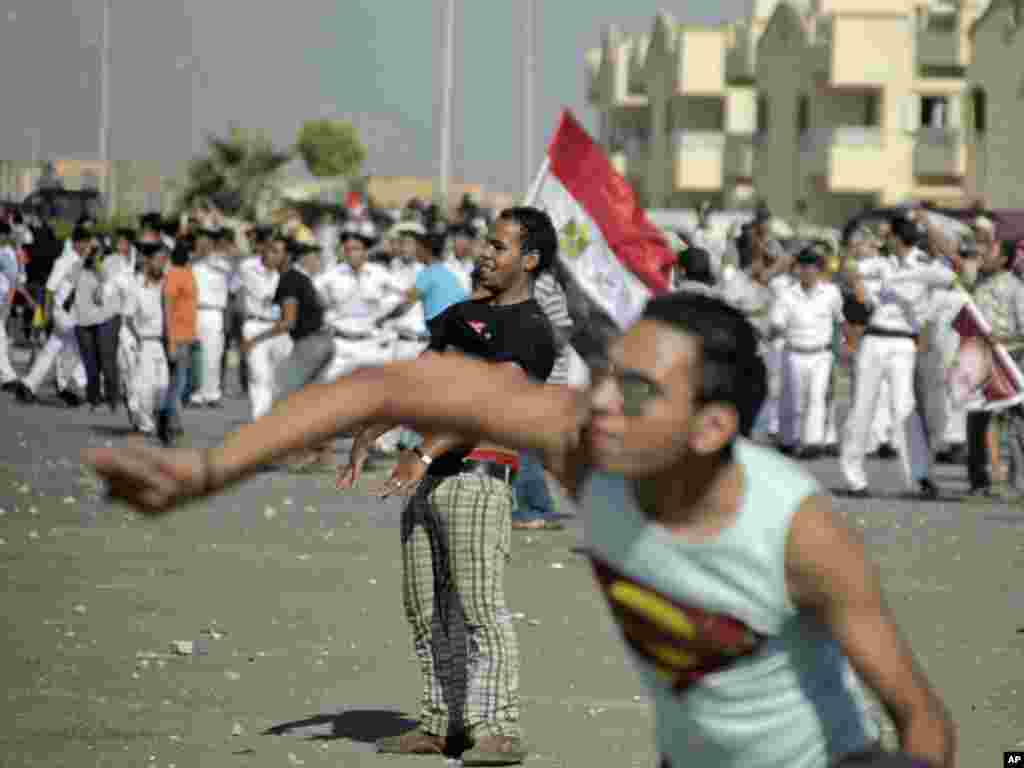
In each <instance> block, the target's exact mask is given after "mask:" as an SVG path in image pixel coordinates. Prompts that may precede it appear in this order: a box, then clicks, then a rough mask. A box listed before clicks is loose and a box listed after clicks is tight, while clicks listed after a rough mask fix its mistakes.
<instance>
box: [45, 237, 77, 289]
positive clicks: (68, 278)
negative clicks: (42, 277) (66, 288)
mask: <svg viewBox="0 0 1024 768" xmlns="http://www.w3.org/2000/svg"><path fill="white" fill-rule="evenodd" d="M81 266H82V257H81V256H79V255H78V252H77V251H76V250H74V249H73V248H70V249H67V250H65V251H64V253H62V254H61V255H60V256H59V257H58V258H57V260H56V261H55V262H53V267H52V268H51V269H50V276H49V277H48V278H46V290H48V291H50V292H51V293H57V290H58V289H59V288H60V287H61V285H63V284H64V283H66V282H70V283H71V284H72V285H74V283H75V281H76V280H77V279H78V270H79V268H80V267H81Z"/></svg>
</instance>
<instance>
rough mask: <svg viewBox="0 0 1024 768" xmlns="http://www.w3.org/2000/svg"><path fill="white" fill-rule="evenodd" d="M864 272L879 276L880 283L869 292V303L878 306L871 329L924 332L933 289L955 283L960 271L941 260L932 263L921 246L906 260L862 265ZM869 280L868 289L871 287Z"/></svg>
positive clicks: (872, 317)
mask: <svg viewBox="0 0 1024 768" xmlns="http://www.w3.org/2000/svg"><path fill="white" fill-rule="evenodd" d="M861 273H862V274H863V275H864V276H865V278H867V277H872V278H875V283H876V285H877V286H878V287H877V288H876V289H875V290H870V289H869V291H868V299H869V301H868V303H869V304H870V305H871V306H873V307H874V311H873V312H872V314H871V319H870V320H869V321H868V328H869V329H870V328H876V329H879V330H883V331H893V332H897V333H913V334H916V333H918V332H920V330H921V327H922V326H923V325H924V324H925V323H926V322H927V321H928V310H929V308H930V304H931V298H932V292H933V291H934V290H936V289H938V288H945V287H948V286H950V285H952V284H953V282H954V281H955V280H956V274H955V273H954V272H953V270H951V269H950V268H949V267H947V266H945V265H944V264H940V263H938V262H928V261H926V260H925V259H924V257H923V254H921V253H920V251H918V250H917V249H914V250H913V251H911V253H910V254H908V256H907V258H906V260H905V262H904V263H902V264H901V263H899V262H895V261H893V262H889V263H884V262H883V263H879V264H878V265H877V266H876V267H875V268H866V267H862V268H861ZM867 288H868V286H867V282H866V281H865V289H867Z"/></svg>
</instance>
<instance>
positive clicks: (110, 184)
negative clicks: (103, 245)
mask: <svg viewBox="0 0 1024 768" xmlns="http://www.w3.org/2000/svg"><path fill="white" fill-rule="evenodd" d="M110 13H111V0H103V39H102V41H101V42H100V162H101V163H102V164H103V168H104V173H105V175H106V183H105V184H104V185H103V191H104V192H105V194H106V198H107V211H108V212H109V213H113V212H114V211H115V210H116V208H117V203H116V201H115V199H114V195H115V194H116V189H115V184H114V164H113V162H112V161H111V159H110Z"/></svg>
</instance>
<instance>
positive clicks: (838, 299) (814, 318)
mask: <svg viewBox="0 0 1024 768" xmlns="http://www.w3.org/2000/svg"><path fill="white" fill-rule="evenodd" d="M841 322H843V297H842V294H840V293H839V289H838V288H837V287H836V286H835V285H833V284H832V283H829V282H824V281H819V282H818V283H817V284H816V285H815V286H814V287H813V288H812V289H811V290H810V291H809V292H808V291H805V290H804V288H803V286H801V285H800V284H799V283H797V284H796V285H795V286H793V287H791V288H789V289H787V290H785V291H783V292H782V294H780V295H779V298H778V299H777V300H776V302H775V306H774V307H773V308H772V327H773V328H776V329H778V330H779V331H780V332H781V333H782V337H783V338H784V339H785V341H786V345H787V346H790V347H793V348H794V349H797V350H813V349H819V348H822V347H826V346H828V345H829V344H831V343H832V335H833V332H834V330H835V326H836V324H837V323H841Z"/></svg>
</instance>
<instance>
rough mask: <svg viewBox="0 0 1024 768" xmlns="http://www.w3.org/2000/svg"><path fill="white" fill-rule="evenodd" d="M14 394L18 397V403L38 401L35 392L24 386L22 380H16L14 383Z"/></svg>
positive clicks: (27, 403)
mask: <svg viewBox="0 0 1024 768" xmlns="http://www.w3.org/2000/svg"><path fill="white" fill-rule="evenodd" d="M14 396H15V397H16V398H17V399H18V402H19V403H25V404H26V405H31V404H32V403H36V402H39V400H38V398H37V397H36V393H35V392H33V391H32V390H31V389H29V388H28V387H26V386H25V382H23V381H16V382H15V383H14Z"/></svg>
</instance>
